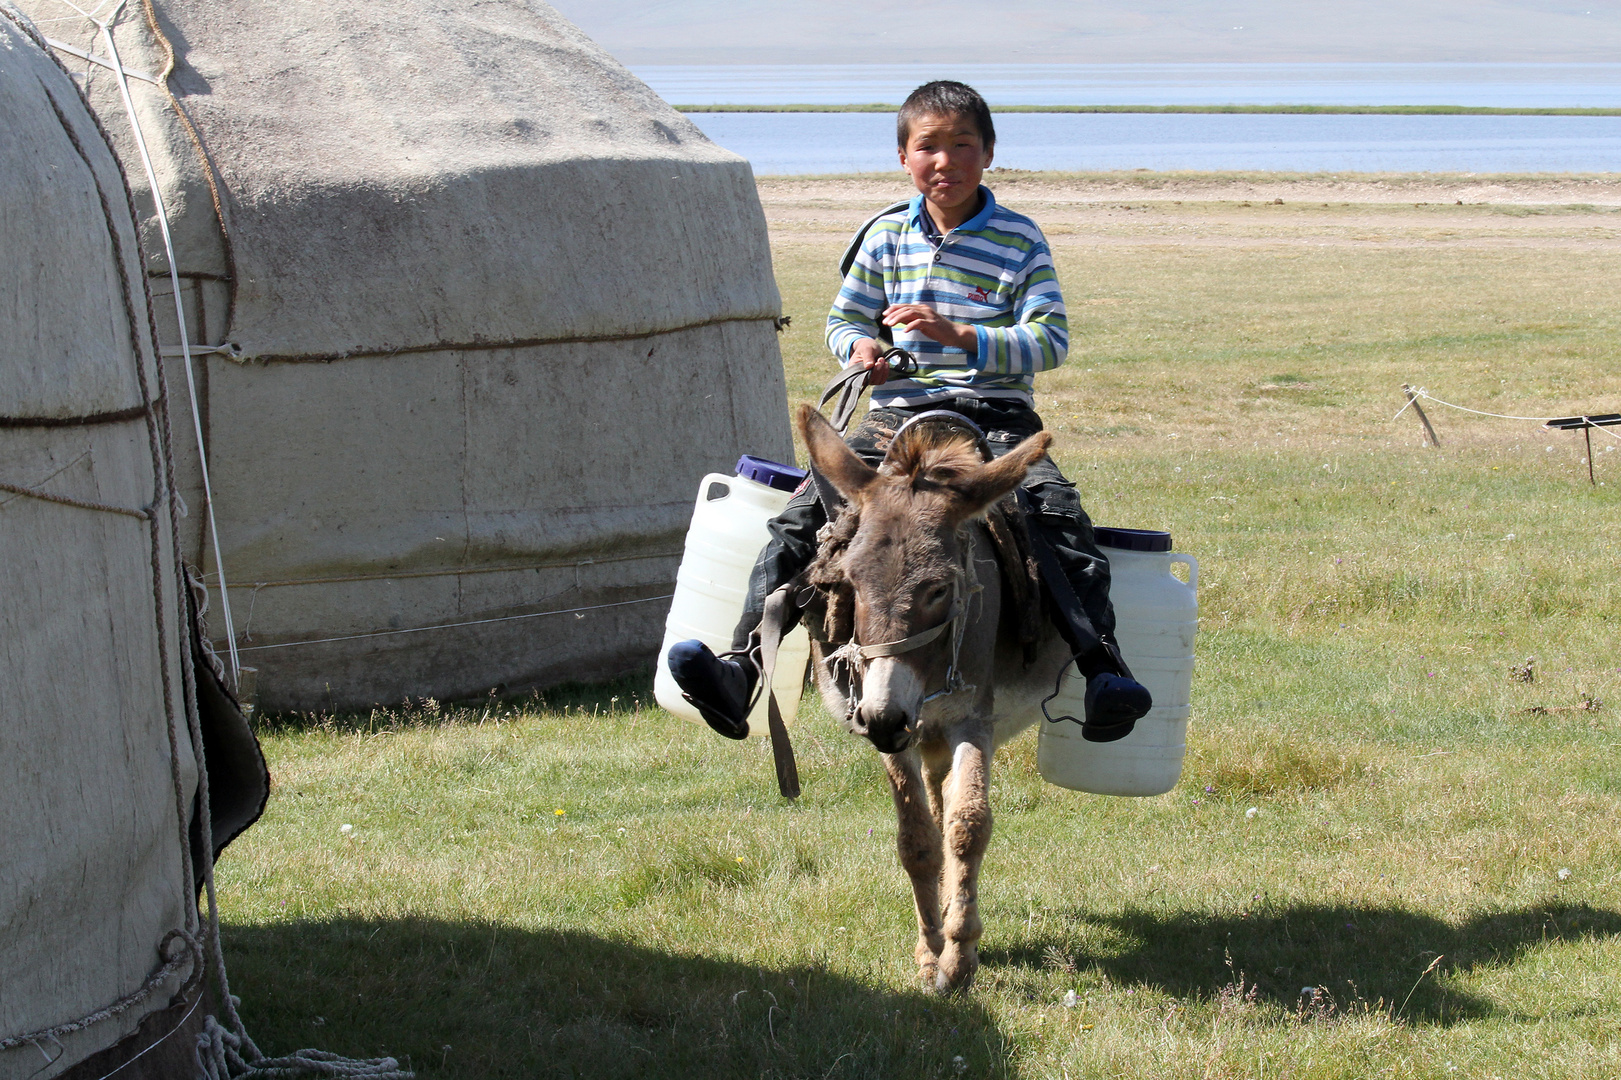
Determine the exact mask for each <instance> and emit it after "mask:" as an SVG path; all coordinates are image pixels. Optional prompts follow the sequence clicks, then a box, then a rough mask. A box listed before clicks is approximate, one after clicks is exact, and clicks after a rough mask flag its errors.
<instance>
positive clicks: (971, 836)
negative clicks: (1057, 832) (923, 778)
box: [935, 732, 991, 990]
mask: <svg viewBox="0 0 1621 1080" xmlns="http://www.w3.org/2000/svg"><path fill="white" fill-rule="evenodd" d="M951 759H952V760H951V775H950V776H949V777H947V778H946V783H945V790H944V795H945V826H944V828H945V835H944V850H945V873H944V876H943V878H942V881H941V885H942V887H943V890H944V896H943V897H942V899H943V901H944V906H945V910H944V913H943V914H944V924H943V927H942V929H943V931H944V934H945V948H944V949H942V950H941V952H940V970H939V975H938V976H937V978H936V983H935V985H936V986H937V987H938V988H939V989H941V990H961V989H964V988H966V987H967V986H968V984H969V983H971V982H972V981H973V979H974V972H975V971H976V970H978V968H979V951H978V948H977V946H978V944H979V936H980V932H981V930H982V929H983V926H982V924H981V923H980V921H979V864H980V862H981V861H982V860H983V859H984V858H985V848H986V847H987V846H988V845H989V844H990V842H991V803H990V797H989V788H990V767H991V737H990V734H989V733H988V732H979V733H977V734H975V735H973V736H970V737H967V738H964V739H963V741H961V742H958V743H956V745H955V746H954V747H953V748H952V755H951Z"/></svg>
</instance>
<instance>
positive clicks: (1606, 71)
mask: <svg viewBox="0 0 1621 1080" xmlns="http://www.w3.org/2000/svg"><path fill="white" fill-rule="evenodd" d="M633 70H634V71H635V73H636V75H637V76H638V77H639V78H641V79H642V80H644V81H645V82H646V83H647V84H648V85H649V86H651V87H652V88H653V89H654V90H656V91H658V93H659V95H660V96H661V97H663V98H664V100H666V101H669V102H672V103H674V104H677V105H790V104H807V105H850V104H865V103H867V102H884V103H889V104H899V103H900V102H901V101H902V100H903V99H904V98H905V97H906V95H907V94H908V93H910V92H911V90H912V88H913V87H915V86H917V85H918V84H920V83H924V82H927V81H929V80H930V79H960V80H962V81H963V82H966V83H968V84H970V85H972V86H973V87H975V88H976V89H978V90H979V92H980V93H981V94H984V95H985V99H986V100H987V101H989V102H990V103H991V106H992V107H993V108H994V107H995V106H997V105H1477V106H1490V107H1495V108H1621V63H1616V64H937V65H920V64H893V65H887V66H885V67H881V68H880V67H874V66H871V65H863V66H856V65H838V64H778V65H745V64H735V65H709V66H683V65H649V66H642V67H637V68H634V69H633Z"/></svg>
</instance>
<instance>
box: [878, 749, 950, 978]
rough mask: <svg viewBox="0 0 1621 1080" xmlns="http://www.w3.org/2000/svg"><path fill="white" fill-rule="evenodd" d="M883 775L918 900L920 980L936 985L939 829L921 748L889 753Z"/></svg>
mask: <svg viewBox="0 0 1621 1080" xmlns="http://www.w3.org/2000/svg"><path fill="white" fill-rule="evenodd" d="M883 759H884V771H885V772H887V773H888V774H889V788H890V791H891V792H893V793H894V796H895V818H896V823H897V825H898V828H897V830H896V833H895V846H896V848H897V849H898V850H899V852H900V857H901V867H902V869H904V870H905V871H906V874H907V876H908V877H910V878H911V879H912V898H913V899H914V900H915V901H916V902H917V950H916V955H917V968H918V977H919V978H921V979H922V980H924V982H926V983H928V984H931V985H932V984H933V983H934V982H935V981H936V980H937V979H938V977H939V960H940V947H941V945H942V944H943V940H942V938H941V936H940V865H941V854H940V829H939V827H938V826H937V825H936V824H935V821H934V816H933V815H932V814H930V812H929V804H928V800H927V798H926V797H925V796H924V788H923V777H922V776H921V775H919V773H918V759H917V751H916V750H907V751H903V752H901V753H899V754H884V755H883Z"/></svg>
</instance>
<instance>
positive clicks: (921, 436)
mask: <svg viewBox="0 0 1621 1080" xmlns="http://www.w3.org/2000/svg"><path fill="white" fill-rule="evenodd" d="M980 463H981V462H980V457H979V450H978V448H977V447H976V445H975V442H974V439H973V438H972V437H971V436H970V435H969V434H968V433H967V432H965V431H963V430H962V429H961V428H957V427H947V426H945V425H943V424H932V425H931V424H927V423H925V424H922V425H920V426H918V427H914V428H909V429H907V431H906V432H905V433H904V434H902V435H901V437H900V439H899V440H897V441H896V442H893V443H891V444H890V447H889V456H888V458H887V460H886V461H885V464H884V468H883V470H882V471H883V472H885V473H887V474H889V475H891V476H904V477H911V478H913V479H914V480H915V479H917V478H919V477H928V478H929V479H935V480H946V479H954V478H956V477H959V476H963V475H966V474H967V473H970V472H972V471H973V470H974V469H976V468H978V467H979V465H980Z"/></svg>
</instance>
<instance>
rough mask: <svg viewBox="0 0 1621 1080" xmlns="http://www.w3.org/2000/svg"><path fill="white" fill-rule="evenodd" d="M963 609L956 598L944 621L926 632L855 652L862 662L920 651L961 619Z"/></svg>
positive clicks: (864, 646) (867, 646)
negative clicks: (915, 650) (914, 650)
mask: <svg viewBox="0 0 1621 1080" xmlns="http://www.w3.org/2000/svg"><path fill="white" fill-rule="evenodd" d="M965 607H966V605H965V604H964V603H963V599H962V597H961V596H958V597H956V598H954V599H953V600H952V601H951V610H950V611H949V612H948V613H947V614H946V617H945V619H944V620H943V621H941V622H938V623H935V624H934V625H933V626H931V627H929V628H928V629H927V630H920V631H918V632H917V633H915V634H913V635H912V636H911V637H904V638H901V639H900V640H899V641H885V642H881V643H880V644H877V645H857V646H856V647H855V651H856V653H858V654H859V655H860V657H861V659H863V660H876V659H878V658H879V657H880V656H899V655H901V654H902V653H909V652H911V651H912V650H913V649H921V648H922V647H923V646H925V645H927V644H928V643H929V642H931V641H933V640H934V639H935V638H937V637H939V636H940V635H941V634H943V633H945V632H946V631H947V630H949V629H950V628H951V627H952V625H953V624H955V623H956V621H957V620H958V619H960V618H962V613H963V609H964V608H965Z"/></svg>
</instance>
